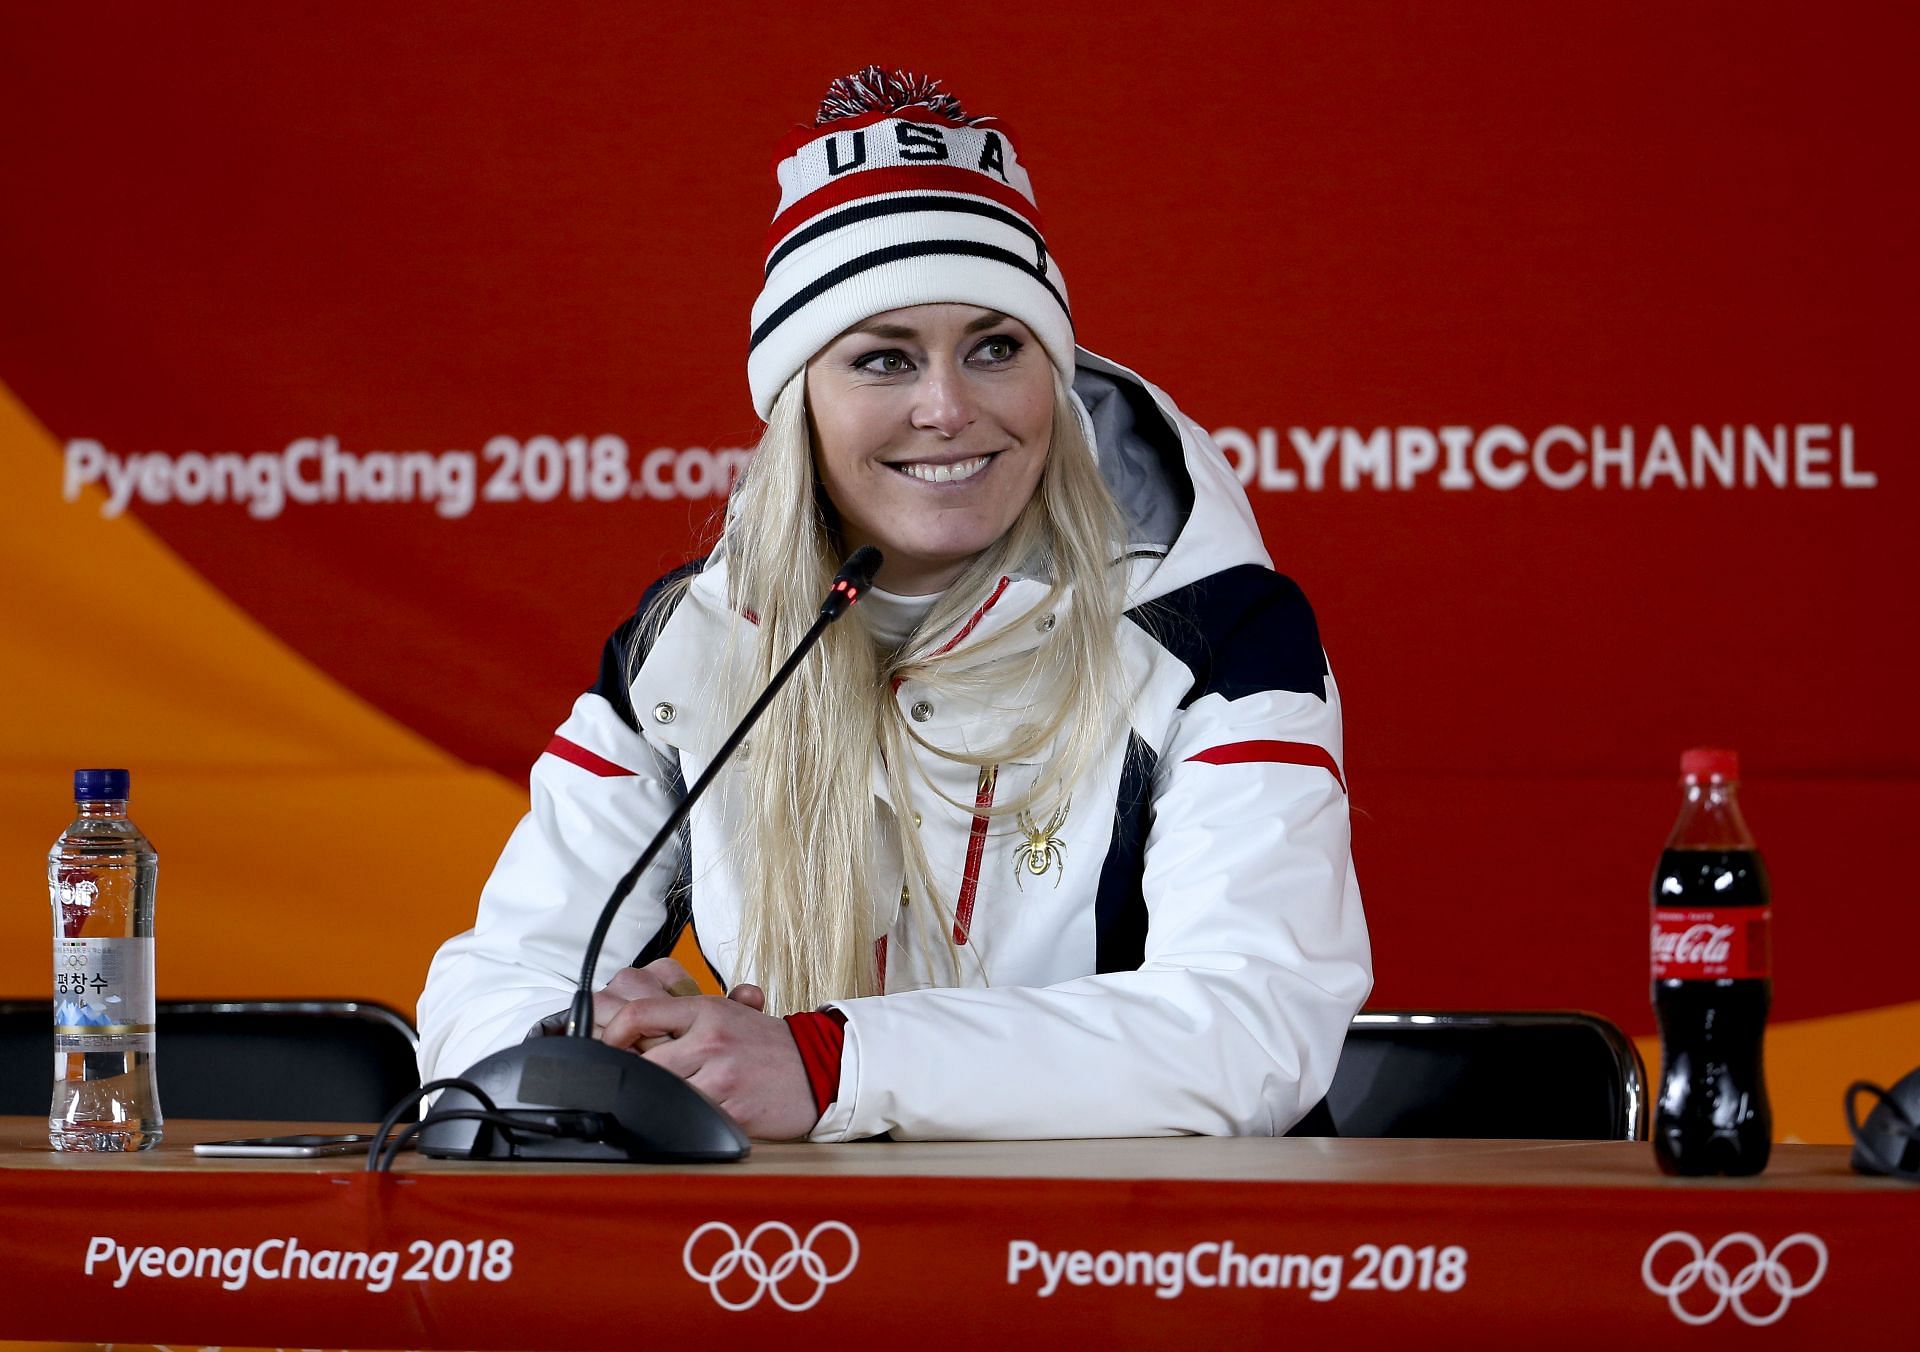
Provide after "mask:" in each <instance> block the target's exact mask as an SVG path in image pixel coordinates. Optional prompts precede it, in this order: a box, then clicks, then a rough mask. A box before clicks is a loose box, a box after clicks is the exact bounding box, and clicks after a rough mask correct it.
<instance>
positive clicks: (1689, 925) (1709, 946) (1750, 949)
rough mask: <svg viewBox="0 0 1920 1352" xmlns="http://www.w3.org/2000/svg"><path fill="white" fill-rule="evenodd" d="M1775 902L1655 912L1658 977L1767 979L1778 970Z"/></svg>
mask: <svg viewBox="0 0 1920 1352" xmlns="http://www.w3.org/2000/svg"><path fill="white" fill-rule="evenodd" d="M1772 924H1773V908H1772V907H1771V906H1728V907H1725V908H1722V909H1718V910H1702V909H1700V908H1697V907H1686V908H1676V909H1672V910H1668V909H1664V908H1661V907H1658V906H1656V907H1655V908H1654V911H1653V979H1654V980H1655V981H1718V980H1720V979H1722V978H1728V977H1730V978H1732V979H1733V980H1736V981H1765V980H1767V979H1768V978H1770V977H1771V976H1772V975H1773V947H1772V945H1771V944H1770V943H1769V942H1768V930H1769V928H1770V927H1771V926H1772Z"/></svg>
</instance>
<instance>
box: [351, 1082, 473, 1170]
mask: <svg viewBox="0 0 1920 1352" xmlns="http://www.w3.org/2000/svg"><path fill="white" fill-rule="evenodd" d="M442 1089H460V1090H464V1091H465V1092H467V1093H469V1094H471V1095H473V1096H474V1098H476V1099H478V1100H479V1101H480V1102H481V1104H482V1105H484V1106H485V1107H486V1108H488V1109H490V1110H491V1111H493V1112H499V1111H500V1105H499V1104H497V1103H495V1102H494V1101H493V1099H492V1098H490V1097H489V1096H488V1094H487V1091H486V1090H484V1089H482V1088H481V1087H480V1086H479V1085H477V1084H475V1083H474V1082H473V1081H472V1080H465V1079H461V1078H460V1077H459V1076H458V1075H449V1076H447V1077H446V1078H444V1079H439V1080H428V1081H427V1082H426V1083H425V1084H423V1085H421V1086H420V1087H419V1088H418V1089H412V1090H409V1091H408V1092H407V1093H406V1095H405V1096H404V1097H402V1098H401V1100H400V1101H399V1102H398V1103H396V1104H394V1105H393V1107H392V1108H390V1109H388V1110H387V1115H386V1116H385V1117H383V1118H381V1119H380V1126H379V1129H378V1130H377V1131H375V1133H374V1142H373V1149H372V1150H369V1151H368V1152H367V1172H368V1173H370V1174H372V1173H379V1172H380V1171H381V1170H382V1169H389V1168H392V1167H393V1161H394V1158H395V1157H396V1156H397V1155H399V1153H400V1152H399V1150H397V1149H395V1150H391V1151H387V1152H386V1153H387V1162H386V1164H384V1165H382V1164H380V1163H379V1159H380V1155H381V1152H382V1151H383V1150H385V1148H386V1144H387V1136H388V1133H390V1132H391V1131H392V1130H393V1129H394V1127H395V1126H397V1125H398V1124H399V1121H400V1115H401V1114H402V1113H404V1112H406V1111H407V1109H409V1108H411V1107H413V1106H414V1105H415V1104H416V1103H418V1102H420V1100H421V1099H423V1098H425V1097H426V1096H427V1095H428V1094H433V1093H437V1092H439V1091H440V1090H442Z"/></svg>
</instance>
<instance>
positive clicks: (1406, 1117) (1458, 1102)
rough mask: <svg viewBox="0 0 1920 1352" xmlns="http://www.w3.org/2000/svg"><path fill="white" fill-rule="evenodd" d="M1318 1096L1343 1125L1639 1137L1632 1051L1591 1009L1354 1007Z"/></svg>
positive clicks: (1642, 1099)
mask: <svg viewBox="0 0 1920 1352" xmlns="http://www.w3.org/2000/svg"><path fill="white" fill-rule="evenodd" d="M1326 1104H1327V1107H1328V1108H1329V1109H1330V1110H1331V1112H1332V1115H1333V1123H1334V1127H1335V1129H1336V1131H1337V1132H1338V1134H1340V1135H1341V1136H1446V1137H1491V1138H1501V1139H1508V1140H1512V1139H1521V1138H1538V1139H1546V1140H1602V1141H1644V1140H1646V1139H1647V1075H1646V1068H1645V1067H1644V1066H1643V1065H1642V1064H1641V1061H1640V1053H1639V1051H1638V1050H1637V1049H1636V1048H1635V1047H1634V1045H1633V1043H1631V1042H1629V1041H1628V1040H1627V1039H1626V1037H1625V1036H1623V1035H1622V1034H1621V1032H1620V1030H1619V1029H1618V1028H1616V1027H1614V1026H1613V1025H1612V1024H1611V1023H1609V1022H1607V1021H1606V1020H1605V1019H1603V1018H1600V1017H1599V1016H1598V1015H1594V1014H1577V1013H1572V1012H1566V1011H1551V1010H1517V1011H1513V1012H1510V1013H1491V1012H1489V1013H1439V1012H1435V1013H1415V1012H1411V1011H1404V1010H1401V1011H1377V1012H1376V1011H1369V1012H1368V1013H1364V1014H1359V1015H1356V1016H1355V1017H1354V1020H1353V1023H1352V1025H1351V1026H1350V1027H1349V1029H1348V1031H1347V1045H1346V1048H1345V1050H1343V1051H1342V1052H1341V1055H1340V1068H1339V1070H1338V1071H1336V1072H1335V1074H1334V1077H1333V1087H1332V1088H1331V1089H1329V1090H1328V1091H1327V1097H1326Z"/></svg>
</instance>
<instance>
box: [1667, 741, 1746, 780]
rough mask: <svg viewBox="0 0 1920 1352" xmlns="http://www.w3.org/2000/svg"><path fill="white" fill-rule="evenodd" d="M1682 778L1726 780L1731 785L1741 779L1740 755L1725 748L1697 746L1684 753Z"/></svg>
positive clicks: (1682, 757) (1681, 767)
mask: <svg viewBox="0 0 1920 1352" xmlns="http://www.w3.org/2000/svg"><path fill="white" fill-rule="evenodd" d="M1680 778H1682V779H1705V780H1715V779H1724V780H1727V781H1728V782H1730V783H1731V782H1734V781H1737V780H1738V779H1739V778H1740V753H1739V752H1738V751H1730V750H1728V749H1727V748H1726V747H1723V746H1696V747H1694V748H1692V749H1691V750H1688V751H1682V752H1681V753H1680Z"/></svg>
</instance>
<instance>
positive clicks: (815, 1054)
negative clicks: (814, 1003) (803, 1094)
mask: <svg viewBox="0 0 1920 1352" xmlns="http://www.w3.org/2000/svg"><path fill="white" fill-rule="evenodd" d="M846 1021H847V1016H846V1015H844V1014H842V1013H841V1012H840V1011H839V1010H837V1009H828V1010H810V1011H808V1012H807V1013H805V1014H789V1015H787V1027H788V1028H789V1029H791V1030H792V1032H793V1045H794V1046H796V1047H798V1048H799V1049H800V1064H801V1065H803V1066H805V1067H806V1068H807V1086H808V1088H810V1089H812V1090H813V1106H814V1108H815V1110H816V1111H818V1112H819V1113H820V1114H821V1115H822V1116H825V1114H826V1111H827V1109H828V1107H830V1106H831V1105H832V1103H833V1100H834V1096H835V1095H836V1094H838V1093H839V1092H840V1054H841V1050H842V1049H843V1048H844V1047H845V1046H846V1042H847V1034H846V1030H845V1028H844V1027H843V1025H844V1024H845V1023H846Z"/></svg>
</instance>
